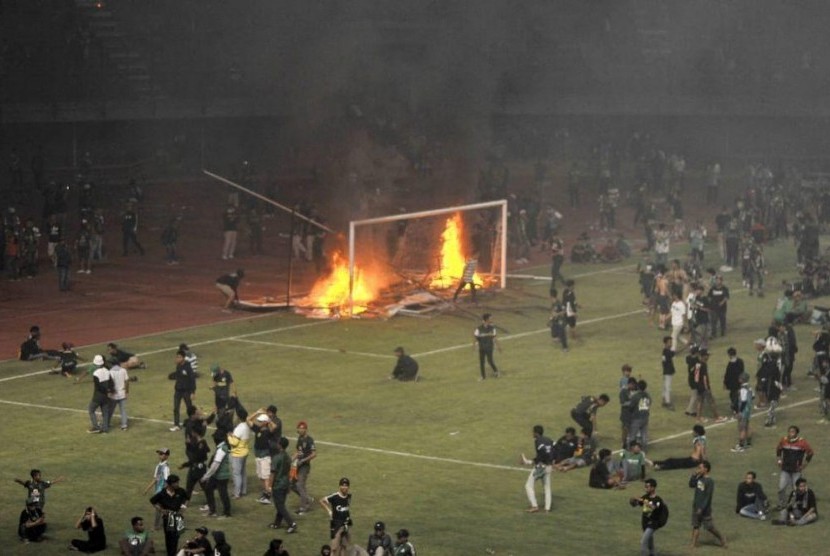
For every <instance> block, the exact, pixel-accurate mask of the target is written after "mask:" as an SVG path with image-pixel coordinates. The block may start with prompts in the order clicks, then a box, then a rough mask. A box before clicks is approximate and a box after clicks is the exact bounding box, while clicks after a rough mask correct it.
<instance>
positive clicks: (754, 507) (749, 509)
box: [739, 503, 764, 519]
mask: <svg viewBox="0 0 830 556" xmlns="http://www.w3.org/2000/svg"><path fill="white" fill-rule="evenodd" d="M739 513H740V514H741V515H742V516H744V517H748V518H749V519H761V518H762V517H763V516H764V509H763V508H762V507H761V506H759V505H758V504H757V503H752V504H747V505H746V506H744V507H743V508H741V509H740V512H739Z"/></svg>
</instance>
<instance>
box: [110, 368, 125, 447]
mask: <svg viewBox="0 0 830 556" xmlns="http://www.w3.org/2000/svg"><path fill="white" fill-rule="evenodd" d="M110 380H112V385H113V391H112V392H110V394H109V398H110V407H109V415H108V417H109V418H110V420H111V419H112V416H113V414H114V413H115V408H116V406H117V407H118V408H119V411H120V412H121V430H122V431H125V430H127V396H128V395H129V394H130V376H129V375H128V374H127V369H125V368H124V367H122V366H121V365H119V364H118V363H116V364H115V365H113V366H112V367H111V368H110Z"/></svg>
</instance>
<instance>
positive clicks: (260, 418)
mask: <svg viewBox="0 0 830 556" xmlns="http://www.w3.org/2000/svg"><path fill="white" fill-rule="evenodd" d="M256 420H257V421H259V422H260V423H267V422H268V421H270V420H271V418H270V417H268V416H267V415H266V414H264V413H261V414H260V415H259V416H258V417H257V418H256Z"/></svg>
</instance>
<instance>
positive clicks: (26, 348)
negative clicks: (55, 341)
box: [19, 325, 60, 361]
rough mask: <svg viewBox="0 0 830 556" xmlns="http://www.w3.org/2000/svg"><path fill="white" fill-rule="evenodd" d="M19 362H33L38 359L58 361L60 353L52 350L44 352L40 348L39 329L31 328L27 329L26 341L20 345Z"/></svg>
mask: <svg viewBox="0 0 830 556" xmlns="http://www.w3.org/2000/svg"><path fill="white" fill-rule="evenodd" d="M19 359H20V360H21V361H35V360H38V359H55V360H58V359H60V353H59V352H57V351H54V350H44V349H43V348H41V347H40V327H39V326H36V325H35V326H32V327H31V328H29V335H28V336H27V337H26V340H25V341H24V342H23V343H22V344H20V355H19Z"/></svg>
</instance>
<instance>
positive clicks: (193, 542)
mask: <svg viewBox="0 0 830 556" xmlns="http://www.w3.org/2000/svg"><path fill="white" fill-rule="evenodd" d="M195 531H196V536H195V537H193V538H192V539H190V540H189V541H187V542H185V543H184V546H183V547H182V549H181V550H179V551H178V552H177V553H176V556H191V555H192V554H203V555H205V556H214V555H213V547H212V546H210V541H209V540H208V538H207V534H208V529H207V527H196V529H195Z"/></svg>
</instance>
